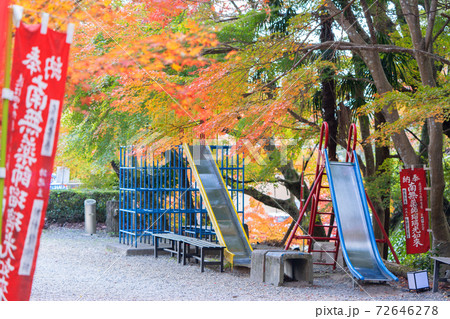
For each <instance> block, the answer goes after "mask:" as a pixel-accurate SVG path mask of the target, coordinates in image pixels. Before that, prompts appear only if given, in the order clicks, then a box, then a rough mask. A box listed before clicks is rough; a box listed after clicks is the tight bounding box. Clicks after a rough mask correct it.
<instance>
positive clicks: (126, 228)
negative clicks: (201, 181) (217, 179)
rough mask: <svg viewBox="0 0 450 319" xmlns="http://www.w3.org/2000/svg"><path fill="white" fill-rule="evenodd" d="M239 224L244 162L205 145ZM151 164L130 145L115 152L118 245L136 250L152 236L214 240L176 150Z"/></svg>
mask: <svg viewBox="0 0 450 319" xmlns="http://www.w3.org/2000/svg"><path fill="white" fill-rule="evenodd" d="M211 149H212V151H213V153H214V154H215V157H216V162H217V164H218V166H219V168H220V170H221V172H222V176H223V178H224V181H225V183H226V184H227V185H228V190H229V192H230V195H231V197H232V198H233V200H234V204H235V205H236V209H237V212H238V214H240V217H241V218H242V219H241V220H242V223H243V222H244V177H245V165H244V160H243V158H241V157H240V156H239V155H233V156H232V155H231V147H230V146H211ZM161 158H162V159H158V160H155V159H153V158H152V157H151V156H149V154H147V153H146V152H145V151H141V150H138V149H136V148H135V147H134V146H124V147H121V148H120V181H119V188H120V197H119V202H120V203H119V205H120V206H119V207H120V209H119V242H120V243H123V244H127V245H134V246H135V247H137V244H138V242H139V243H150V241H151V240H152V234H153V233H174V234H181V235H185V236H192V237H196V238H203V239H208V240H212V241H214V240H215V239H216V238H215V232H214V229H213V227H212V224H211V221H210V220H209V217H208V213H207V210H206V208H205V206H204V203H203V199H202V198H201V195H200V191H199V189H198V187H197V182H196V181H195V179H194V176H193V174H192V171H191V168H190V167H189V164H188V162H187V159H186V157H185V156H184V154H183V148H182V146H181V145H180V146H178V147H176V148H174V149H172V150H169V151H166V152H165V154H164V156H162V157H161Z"/></svg>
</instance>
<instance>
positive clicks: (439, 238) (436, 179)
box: [400, 0, 450, 256]
mask: <svg viewBox="0 0 450 319" xmlns="http://www.w3.org/2000/svg"><path fill="white" fill-rule="evenodd" d="M400 5H401V8H402V11H403V14H404V15H405V18H406V22H407V24H408V27H409V32H410V34H411V39H412V43H413V46H414V48H415V49H416V50H422V51H428V52H432V49H433V43H432V39H433V27H434V22H435V17H436V13H437V0H431V1H430V3H429V7H428V8H427V12H426V13H427V29H426V34H425V37H423V36H422V29H421V24H420V20H419V4H418V1H417V0H400ZM415 58H416V61H417V65H418V67H419V72H420V77H421V81H422V84H423V85H425V86H430V87H435V86H436V81H435V79H434V74H433V61H432V60H431V59H430V58H429V57H428V56H426V55H424V54H421V53H419V52H418V51H417V53H416V56H415ZM427 125H428V136H429V138H430V143H429V146H428V163H429V166H430V180H431V194H430V196H431V199H430V202H431V229H432V234H433V246H432V247H433V250H434V252H435V253H437V254H439V255H440V256H450V227H449V225H448V223H447V221H446V219H445V214H444V202H443V200H444V188H445V181H444V167H443V163H442V160H443V157H442V151H443V128H442V123H440V122H438V121H436V119H435V118H434V117H430V118H428V120H427Z"/></svg>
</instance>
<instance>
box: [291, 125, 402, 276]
mask: <svg viewBox="0 0 450 319" xmlns="http://www.w3.org/2000/svg"><path fill="white" fill-rule="evenodd" d="M327 145H328V125H327V123H326V122H324V123H323V124H322V130H321V133H320V142H319V152H318V160H317V165H316V174H315V179H314V183H313V185H312V187H311V189H310V194H309V196H308V198H307V199H306V201H305V202H304V203H301V205H300V212H299V218H298V219H297V221H296V222H295V225H294V227H293V228H292V230H291V232H290V235H289V238H288V240H287V244H286V247H285V250H287V249H289V247H290V245H291V244H292V241H293V240H294V239H296V240H299V239H300V240H306V241H307V247H308V252H309V253H311V252H322V253H326V254H327V255H328V256H329V257H332V258H334V262H333V263H331V264H330V263H321V262H315V264H322V265H323V264H327V265H333V267H334V268H335V267H336V263H337V262H336V261H337V255H338V251H339V250H338V249H339V247H340V246H341V247H342V251H343V257H344V259H345V262H346V264H347V266H348V268H349V270H350V272H351V273H352V275H353V276H354V277H355V278H357V279H359V280H363V281H389V280H398V279H397V278H396V277H395V276H394V275H393V274H392V273H391V272H390V271H389V270H388V269H387V268H386V266H385V265H384V263H383V260H382V259H381V256H380V254H379V252H378V247H377V242H379V243H385V244H387V245H388V246H389V248H390V250H391V252H392V254H393V256H394V258H395V260H396V262H397V263H399V261H398V258H397V255H396V253H395V251H394V249H393V247H392V245H391V243H390V241H389V237H388V235H387V233H386V231H385V230H384V228H383V225H382V224H381V221H380V219H379V218H378V215H377V214H376V213H375V210H374V208H373V205H372V203H371V202H370V199H369V198H368V197H367V194H366V192H365V189H364V184H363V180H362V176H361V172H360V169H359V165H358V161H357V157H356V152H355V148H356V125H355V124H352V125H351V126H350V131H349V139H348V144H347V155H346V159H345V162H330V161H329V159H328V153H327V150H326V149H327ZM325 179H326V181H327V183H324V180H325ZM326 189H329V194H330V195H331V201H332V204H333V205H332V207H333V209H332V210H330V211H325V209H324V207H325V206H324V205H322V208H321V209H320V210H319V209H318V207H319V205H318V203H320V202H321V201H322V202H326V201H330V200H329V197H328V196H329V194H328V192H322V190H326ZM369 206H370V208H371V210H372V212H373V213H374V215H373V217H374V218H375V220H376V222H377V224H378V226H380V229H381V231H382V234H383V238H381V239H375V236H374V232H373V228H372V219H371V216H370V214H369ZM308 207H311V212H310V216H309V219H310V223H309V227H308V228H307V229H306V230H305V229H303V234H301V235H297V234H296V232H297V230H298V229H299V228H300V224H301V221H302V218H303V217H304V216H306V211H307V210H308ZM325 208H326V207H325ZM322 215H324V216H326V215H328V216H330V217H329V218H328V221H326V219H323V221H325V223H326V224H323V223H322V224H321V225H316V220H317V219H319V220H321V219H322ZM333 222H334V223H335V224H334V223H333ZM316 227H325V228H328V229H331V230H334V229H335V228H337V232H336V233H334V232H333V231H332V232H331V233H330V234H329V235H328V237H323V236H320V235H316V234H315V232H314V230H315V229H316ZM321 242H324V243H328V242H332V243H335V245H334V247H335V248H334V249H332V250H330V248H328V250H320V249H317V250H316V249H315V248H313V247H314V244H316V243H321Z"/></svg>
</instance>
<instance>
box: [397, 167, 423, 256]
mask: <svg viewBox="0 0 450 319" xmlns="http://www.w3.org/2000/svg"><path fill="white" fill-rule="evenodd" d="M426 185H427V179H426V174H425V170H424V169H423V168H416V169H403V170H401V171H400V187H401V192H402V206H403V221H404V225H405V236H406V253H407V254H420V253H425V252H427V251H428V250H429V249H430V236H429V234H428V211H427V208H428V199H427V192H426V189H425V187H426Z"/></svg>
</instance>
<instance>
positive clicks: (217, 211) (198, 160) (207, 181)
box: [183, 144, 252, 267]
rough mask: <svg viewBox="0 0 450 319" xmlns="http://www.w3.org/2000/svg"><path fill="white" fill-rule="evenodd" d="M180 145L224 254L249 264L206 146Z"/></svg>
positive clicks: (237, 221) (231, 207)
mask: <svg viewBox="0 0 450 319" xmlns="http://www.w3.org/2000/svg"><path fill="white" fill-rule="evenodd" d="M183 148H184V150H185V153H186V155H187V158H188V161H189V165H190V166H191V168H192V171H193V173H194V176H195V179H196V180H197V183H198V185H199V188H200V193H201V194H202V198H203V200H204V202H205V205H206V209H207V211H208V216H209V217H210V219H211V222H212V224H213V226H214V230H215V231H216V235H217V239H218V240H219V242H220V244H221V245H224V246H225V247H226V249H225V257H226V258H227V259H228V261H230V262H231V263H232V264H233V265H235V266H248V267H249V266H250V258H251V254H252V248H251V246H250V243H249V241H248V238H247V235H246V233H245V231H244V228H243V227H242V224H241V221H240V219H239V216H238V214H237V212H236V208H235V207H234V203H233V201H232V199H231V197H230V194H229V192H228V189H227V187H226V185H225V183H224V181H223V178H222V175H221V173H220V170H219V168H218V167H217V164H216V162H215V160H214V157H213V155H212V152H211V149H210V147H209V146H207V145H195V146H192V145H187V144H184V145H183Z"/></svg>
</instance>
